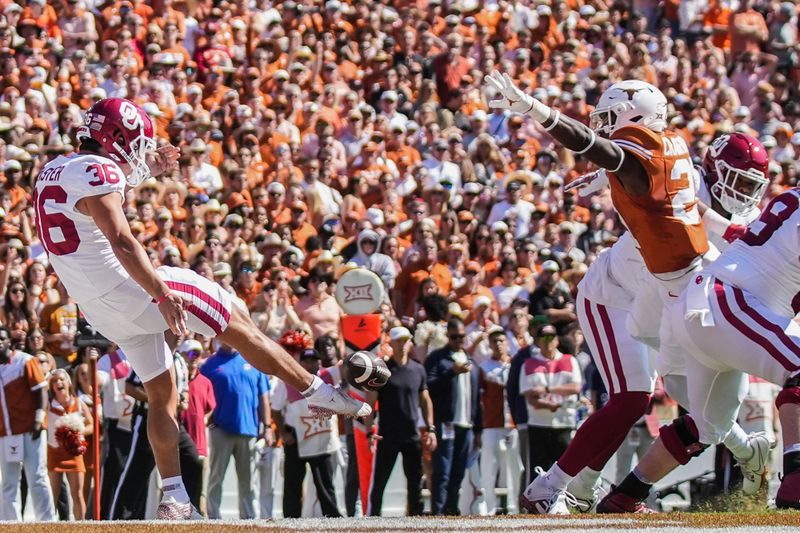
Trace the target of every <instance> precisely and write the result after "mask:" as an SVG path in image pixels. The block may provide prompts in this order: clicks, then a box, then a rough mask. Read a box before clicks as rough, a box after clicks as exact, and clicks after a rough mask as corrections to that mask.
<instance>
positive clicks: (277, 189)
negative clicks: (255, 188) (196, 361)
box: [267, 181, 286, 194]
mask: <svg viewBox="0 0 800 533" xmlns="http://www.w3.org/2000/svg"><path fill="white" fill-rule="evenodd" d="M267 192H274V193H276V194H285V193H286V187H284V186H283V184H282V183H280V182H277V181H273V182H272V183H270V184H269V185H267Z"/></svg>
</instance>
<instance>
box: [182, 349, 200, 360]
mask: <svg viewBox="0 0 800 533" xmlns="http://www.w3.org/2000/svg"><path fill="white" fill-rule="evenodd" d="M201 353H203V352H201V351H200V350H189V351H188V352H186V357H188V358H189V359H196V358H197V357H200V354H201Z"/></svg>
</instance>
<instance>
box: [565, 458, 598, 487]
mask: <svg viewBox="0 0 800 533" xmlns="http://www.w3.org/2000/svg"><path fill="white" fill-rule="evenodd" d="M556 464H558V463H556ZM600 474H602V472H598V471H597V470H592V469H591V468H589V467H588V466H587V467H586V468H584V469H583V470H581V472H580V474H578V475H577V477H575V479H574V483H573V485H575V484H577V485H578V486H579V487H580V488H582V489H584V492H591V491H592V490H593V489H594V486H595V485H596V484H597V480H598V479H600Z"/></svg>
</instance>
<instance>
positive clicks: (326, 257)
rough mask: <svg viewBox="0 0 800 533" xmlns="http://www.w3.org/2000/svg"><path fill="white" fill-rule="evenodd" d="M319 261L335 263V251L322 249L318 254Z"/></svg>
mask: <svg viewBox="0 0 800 533" xmlns="http://www.w3.org/2000/svg"><path fill="white" fill-rule="evenodd" d="M317 263H333V252H331V251H330V250H322V252H321V253H320V254H319V255H318V256H317Z"/></svg>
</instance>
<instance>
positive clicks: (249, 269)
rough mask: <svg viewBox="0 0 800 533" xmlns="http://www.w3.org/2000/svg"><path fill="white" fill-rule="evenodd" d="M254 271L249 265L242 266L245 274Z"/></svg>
mask: <svg viewBox="0 0 800 533" xmlns="http://www.w3.org/2000/svg"><path fill="white" fill-rule="evenodd" d="M255 271H256V269H255V268H253V267H249V266H246V267H242V272H243V273H245V274H252V273H253V272H255Z"/></svg>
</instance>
